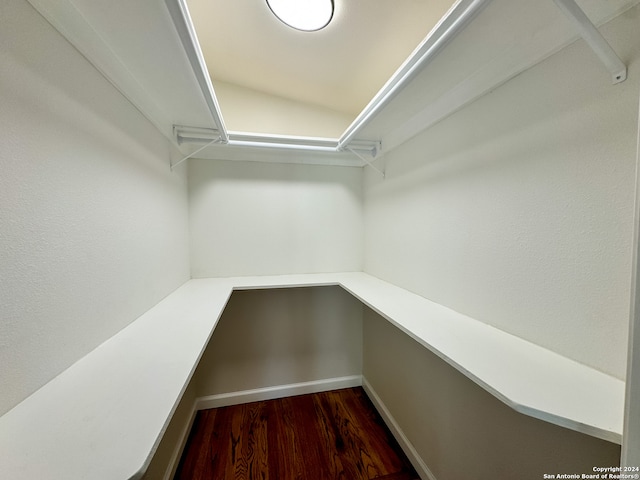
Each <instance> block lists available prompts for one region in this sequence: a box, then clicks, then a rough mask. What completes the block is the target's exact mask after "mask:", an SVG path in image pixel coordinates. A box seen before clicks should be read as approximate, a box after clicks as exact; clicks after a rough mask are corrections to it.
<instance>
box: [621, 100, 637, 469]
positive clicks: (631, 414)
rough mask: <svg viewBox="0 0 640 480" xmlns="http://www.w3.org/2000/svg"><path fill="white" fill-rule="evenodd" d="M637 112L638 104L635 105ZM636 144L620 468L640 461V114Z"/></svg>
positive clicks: (634, 465) (634, 464)
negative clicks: (631, 256) (639, 405)
mask: <svg viewBox="0 0 640 480" xmlns="http://www.w3.org/2000/svg"><path fill="white" fill-rule="evenodd" d="M638 111H639V115H640V106H639V107H638ZM638 118H639V120H638V125H636V128H637V129H638V138H637V143H636V185H635V195H636V198H635V206H634V208H635V211H634V221H633V224H634V229H633V244H632V245H633V251H632V254H633V258H632V262H631V302H630V303H631V305H630V311H629V341H628V342H629V343H628V347H627V382H626V392H625V409H624V426H623V429H622V432H623V437H622V452H621V457H620V463H621V466H622V467H637V466H638V464H640V408H639V407H638V398H639V397H640V293H638V285H639V282H638V280H639V276H640V117H638Z"/></svg>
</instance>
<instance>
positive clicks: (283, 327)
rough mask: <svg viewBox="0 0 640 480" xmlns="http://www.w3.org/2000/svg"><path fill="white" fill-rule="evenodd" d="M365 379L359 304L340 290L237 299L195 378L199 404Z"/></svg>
mask: <svg viewBox="0 0 640 480" xmlns="http://www.w3.org/2000/svg"><path fill="white" fill-rule="evenodd" d="M361 373H362V304H361V303H360V302H359V301H358V300H356V299H355V298H353V297H352V296H351V294H349V293H347V292H345V291H344V290H343V289H341V288H340V287H318V288H293V289H273V290H247V291H238V292H234V293H233V295H232V296H231V299H230V300H229V303H228V304H227V307H226V308H225V310H224V312H223V314H222V317H221V318H220V320H219V322H218V325H217V327H216V330H215V332H214V333H213V336H212V338H211V341H210V342H209V345H208V346H207V349H206V350H205V353H204V354H203V356H202V360H201V361H200V364H199V365H198V369H197V370H196V373H195V374H194V380H193V381H194V382H195V384H196V394H197V396H198V397H203V396H208V395H216V394H221V393H229V392H238V391H243V390H252V389H256V388H263V387H271V386H278V385H288V384H294V383H301V382H309V381H315V380H325V379H330V378H339V377H344V376H350V375H360V374H361Z"/></svg>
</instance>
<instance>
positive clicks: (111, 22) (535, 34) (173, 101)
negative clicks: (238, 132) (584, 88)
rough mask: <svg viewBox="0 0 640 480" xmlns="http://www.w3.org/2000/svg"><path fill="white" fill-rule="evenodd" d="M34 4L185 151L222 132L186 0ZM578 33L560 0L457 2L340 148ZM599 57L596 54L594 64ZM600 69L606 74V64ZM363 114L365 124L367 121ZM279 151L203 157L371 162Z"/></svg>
mask: <svg viewBox="0 0 640 480" xmlns="http://www.w3.org/2000/svg"><path fill="white" fill-rule="evenodd" d="M29 1H30V3H31V4H32V5H33V6H34V7H35V8H36V9H37V10H39V11H40V12H41V13H42V14H43V15H44V16H45V18H47V19H48V20H49V21H50V22H51V24H52V25H53V26H54V27H56V28H57V29H58V30H59V31H60V32H61V33H62V34H63V35H64V36H65V37H66V38H67V39H68V40H69V41H70V42H71V43H72V44H73V45H75V46H76V47H77V48H78V50H79V51H80V52H82V53H83V54H84V55H85V56H86V58H87V59H88V60H89V61H91V62H92V63H93V64H94V65H95V66H96V67H97V68H98V69H99V70H100V71H101V72H102V74H103V75H104V76H105V77H106V78H107V79H108V80H110V81H111V82H112V83H113V84H114V85H115V86H116V87H117V88H118V89H119V90H120V91H121V92H122V93H123V95H125V96H126V97H127V98H128V99H129V100H130V101H131V102H132V103H133V104H134V105H136V107H138V109H139V110H140V111H141V112H142V113H143V114H144V115H145V116H146V117H147V118H149V120H150V121H151V122H152V123H153V124H154V125H156V127H157V128H158V129H159V130H160V131H161V132H162V133H163V134H164V135H165V136H166V137H167V138H169V139H171V141H173V142H174V144H175V145H176V147H179V149H180V151H181V152H182V154H183V155H184V156H186V155H190V154H192V153H193V152H194V151H195V150H196V149H198V148H200V147H201V146H202V145H196V146H192V145H191V146H190V145H188V144H184V145H182V146H179V145H178V144H177V142H176V139H175V136H174V130H173V126H174V125H185V126H190V127H201V128H208V129H215V128H217V125H216V121H218V123H219V119H216V118H215V117H216V115H215V114H213V113H212V108H211V98H209V97H208V94H207V92H206V91H205V90H206V88H204V89H203V82H204V83H206V79H204V80H203V72H198V71H197V68H196V69H195V70H194V68H193V52H191V53H192V54H191V55H188V53H187V51H186V50H185V47H184V46H183V43H182V42H183V41H184V38H183V40H181V37H180V35H182V36H183V37H184V32H181V33H180V34H179V33H178V30H180V29H178V30H177V29H176V25H175V24H174V19H173V18H172V16H171V14H170V13H169V10H170V9H171V10H172V12H173V15H174V18H175V11H176V10H177V9H178V8H177V7H178V6H179V5H180V1H181V0H166V4H165V2H160V1H158V0H138V1H135V2H131V1H128V0H113V1H110V2H96V1H94V0H29ZM556 1H559V0H556ZM562 1H568V0H562ZM638 1H639V0H608V1H607V2H602V1H601V0H580V1H579V6H580V7H581V8H582V10H584V12H585V13H586V14H587V16H588V17H589V18H590V19H591V21H592V22H593V23H595V24H596V25H599V24H602V23H603V22H606V21H607V20H609V19H611V18H614V17H615V16H617V15H619V14H621V13H622V12H624V11H625V10H627V9H628V8H630V7H631V6H633V5H635V4H637V3H638ZM168 6H169V7H170V8H169V7H168ZM468 10H470V11H471V14H470V15H468V12H467V11H468ZM456 22H457V23H461V24H463V25H462V26H464V29H462V30H461V31H459V30H458V29H457V28H456V29H455V30H456V32H455V33H454V34H453V35H452V34H450V33H451V32H449V29H448V28H445V27H447V25H449V24H452V25H453V24H455V23H456ZM448 32H449V33H448ZM427 33H428V32H425V34H427ZM576 38H578V33H577V31H576V29H575V28H574V25H573V24H572V23H571V22H570V21H569V20H568V19H567V18H566V17H565V15H564V14H563V13H562V11H560V9H559V8H558V7H557V6H556V5H555V3H554V0H539V1H535V2H532V1H530V0H459V1H458V2H457V3H456V4H455V5H454V6H453V7H452V9H451V10H450V12H449V16H448V17H446V18H444V19H443V20H442V22H441V23H440V24H439V25H438V26H436V27H435V28H434V30H433V32H431V33H430V34H429V35H427V37H426V38H425V42H424V44H423V45H421V47H425V48H426V47H428V46H429V45H431V44H433V45H435V47H434V48H433V55H431V54H429V55H430V57H429V61H428V62H425V64H424V65H423V64H422V63H420V68H417V69H415V71H412V72H411V74H410V75H409V77H410V81H408V82H407V83H404V82H401V83H400V87H398V88H396V87H393V85H394V82H395V81H397V78H395V77H392V79H390V81H389V82H388V84H387V85H385V87H383V89H382V90H381V91H380V92H379V94H378V95H377V96H376V97H375V98H374V99H373V100H372V103H371V104H370V105H368V106H367V107H366V108H365V110H364V111H363V112H362V114H361V115H360V117H359V118H358V119H356V122H354V124H353V125H352V126H351V127H349V129H347V131H345V133H344V135H343V136H342V139H335V141H336V145H337V146H338V147H339V148H338V149H341V148H342V147H344V146H346V145H348V143H349V141H350V140H352V139H356V140H361V141H372V142H382V151H383V152H384V151H389V150H391V149H393V148H395V147H396V146H398V145H400V144H402V143H403V142H405V141H406V140H408V139H409V138H411V137H412V136H414V135H415V134H417V133H418V132H420V131H422V130H424V129H425V128H428V127H429V126H431V125H433V124H435V123H437V122H438V121H440V120H441V119H443V118H445V117H446V116H448V115H450V114H451V113H453V112H454V111H456V110H458V109H460V108H462V107H463V106H464V105H466V104H468V103H469V102H471V101H473V100H475V99H476V98H478V97H480V96H482V95H484V94H485V93H487V92H488V91H490V90H491V89H493V88H495V87H497V86H498V85H500V84H502V83H504V82H506V81H508V80H509V79H510V78H513V77H514V76H515V75H517V74H518V73H520V72H522V71H523V70H526V69H527V68H529V67H531V66H533V65H535V64H536V63H538V62H540V61H541V60H543V59H544V58H546V57H547V56H549V55H550V54H552V53H554V52H556V51H557V50H558V49H560V48H561V47H562V46H564V45H567V44H568V43H570V42H571V41H573V40H575V39H576ZM436 47H437V48H436ZM195 48H196V50H197V49H198V48H197V46H196V47H195ZM425 48H422V50H421V49H420V48H418V49H417V50H416V52H414V53H415V55H414V57H416V58H412V59H408V61H407V63H406V64H405V65H403V66H402V67H401V68H400V69H399V71H398V72H397V76H402V75H405V73H406V71H404V70H407V69H408V68H409V67H410V66H411V65H412V62H414V61H415V60H417V57H418V56H420V55H422V54H423V53H424V50H425ZM187 50H189V49H187ZM597 61H598V59H597V58H596V57H595V55H594V62H597ZM403 69H404V70H403ZM603 74H607V72H606V70H605V69H604V67H603ZM391 87H393V89H392V90H393V91H392V92H391V93H392V94H391V95H388V93H389V92H387V91H385V89H386V90H390V89H391ZM214 97H215V95H214ZM387 97H389V100H390V101H389V102H388V103H387V100H385V98H387ZM379 102H383V103H381V104H380V103H379ZM376 105H378V106H376ZM382 107H383V108H382ZM365 117H366V119H365ZM363 119H365V120H366V121H365V122H362V120H363ZM356 127H357V128H356ZM354 129H355V130H357V131H356V132H355V133H354ZM347 140H348V141H347ZM267 143H268V142H267ZM276 143H277V142H276ZM262 147H264V145H263V146H262ZM232 150H233V151H232ZM273 150H274V149H273V148H271V149H270V148H248V147H247V146H246V145H244V146H229V145H217V144H212V145H209V146H208V147H207V148H204V149H203V150H201V151H199V152H198V154H197V156H198V157H199V158H228V159H251V160H264V161H283V160H284V161H286V162H298V161H299V162H302V163H320V164H333V165H347V166H363V165H365V164H367V161H366V160H367V159H366V158H364V159H363V158H361V157H359V156H357V155H354V154H352V153H350V152H345V151H340V152H326V151H325V152H309V151H306V152H304V151H300V152H299V154H297V155H293V154H291V153H290V152H289V153H284V152H285V150H284V149H278V148H276V149H275V153H274V151H273ZM178 160H179V159H178ZM174 163H175V162H174Z"/></svg>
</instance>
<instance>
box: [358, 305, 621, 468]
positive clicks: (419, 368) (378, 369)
mask: <svg viewBox="0 0 640 480" xmlns="http://www.w3.org/2000/svg"><path fill="white" fill-rule="evenodd" d="M363 330H364V337H363V340H364V351H363V354H364V361H363V372H364V377H365V378H366V379H367V381H368V382H369V384H370V385H371V386H372V387H373V389H374V390H375V392H376V393H377V394H378V395H379V396H380V398H381V399H382V401H383V403H384V404H385V405H386V407H387V408H388V409H389V411H390V412H391V415H392V416H393V417H394V418H395V420H396V422H397V423H398V424H399V425H400V428H401V429H402V430H403V432H404V434H405V435H406V436H407V437H408V439H409V441H410V442H411V443H412V444H413V446H414V447H415V448H416V450H417V451H418V454H419V455H420V457H421V458H422V460H423V461H424V462H425V463H426V465H427V466H428V468H429V469H430V470H431V472H432V473H433V474H434V476H435V478H436V479H437V480H460V479H473V480H507V479H509V480H511V479H518V480H539V479H542V478H544V477H543V475H544V474H545V473H547V474H553V475H557V474H559V473H560V474H576V473H577V474H583V473H584V474H590V473H593V467H595V466H615V465H619V461H620V446H619V445H616V444H613V443H610V442H607V441H604V440H600V439H597V438H594V437H591V436H588V435H584V434H581V433H578V432H575V431H573V430H568V429H565V428H562V427H559V426H556V425H552V424H550V423H546V422H544V421H542V420H538V419H535V418H532V417H528V416H526V415H523V414H520V413H518V412H516V411H515V410H513V409H511V408H510V407H508V406H506V405H505V404H503V403H502V402H501V401H500V400H498V399H497V398H495V397H493V396H492V395H490V394H489V393H488V392H486V391H485V390H484V389H482V388H481V387H479V386H478V385H476V384H475V383H473V382H472V381H471V380H469V379H468V378H466V377H465V376H463V375H462V374H461V373H459V372H458V371H456V370H455V369H454V368H453V367H451V366H449V365H448V364H446V363H445V362H444V361H443V360H441V359H440V358H438V357H436V356H435V355H434V354H433V353H431V352H430V351H428V350H427V349H426V348H424V347H423V346H421V345H419V344H418V343H417V342H416V341H414V340H413V339H411V338H410V337H408V336H407V335H406V334H404V333H403V332H401V331H400V330H399V329H397V328H396V327H394V326H393V325H391V324H390V323H389V322H387V321H386V320H385V319H383V318H382V317H380V316H379V315H378V314H377V313H375V312H373V311H372V310H370V309H369V308H366V307H365V309H364V319H363ZM508 361H509V359H505V363H508ZM555 394H556V395H569V396H570V395H571V392H566V391H558V392H555Z"/></svg>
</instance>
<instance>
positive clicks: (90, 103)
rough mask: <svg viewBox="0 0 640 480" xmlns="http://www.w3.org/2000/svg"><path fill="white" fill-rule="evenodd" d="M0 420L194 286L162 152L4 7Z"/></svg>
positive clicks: (27, 18) (114, 95)
mask: <svg viewBox="0 0 640 480" xmlns="http://www.w3.org/2000/svg"><path fill="white" fill-rule="evenodd" d="M0 45H2V48H0V105H1V107H0V131H1V132H2V142H1V143H0V172H1V173H0V384H1V385H2V388H0V414H2V413H4V412H6V411H7V410H8V409H10V408H11V407H12V406H14V405H16V404H17V403H19V402H20V401H21V400H22V399H24V398H25V397H26V396H28V395H29V394H30V393H32V392H33V391H35V390H36V389H37V388H39V387H40V386H42V385H43V384H44V383H46V382H47V381H49V380H51V379H52V378H53V377H54V376H55V375H57V374H58V373H59V372H61V371H62V370H64V369H65V368H67V367H68V366H70V365H71V364H72V363H73V362H74V361H76V360H77V359H78V358H80V357H82V356H83V355H85V354H86V353H88V352H89V351H90V350H92V349H93V348H95V347H96V346H97V345H99V344H100V343H102V342H103V341H104V340H106V339H107V338H109V337H110V336H112V335H113V334H114V333H116V332H117V331H119V330H120V329H122V328H123V327H124V326H126V325H127V324H129V323H130V322H131V321H133V320H134V319H135V318H136V317H137V316H138V315H140V314H142V313H143V312H144V311H145V310H147V309H148V308H150V307H151V306H153V305H154V304H155V303H157V302H158V301H159V300H161V299H162V298H163V297H164V296H166V295H167V294H168V293H170V292H171V291H173V290H174V289H175V288H177V287H178V286H179V285H180V284H182V283H183V282H184V281H186V280H187V279H188V278H189V263H188V240H187V230H188V220H187V213H188V212H187V194H186V178H185V175H184V174H178V173H171V172H170V171H169V167H168V163H169V147H168V144H167V142H166V141H165V139H164V138H163V137H162V136H160V134H159V133H158V132H157V131H156V130H155V128H154V127H152V126H151V124H150V123H149V122H147V121H146V120H145V119H144V118H143V117H142V116H141V114H140V113H139V112H138V111H137V110H136V109H135V108H133V107H132V106H131V104H129V103H128V102H127V101H126V100H125V99H124V98H123V97H122V96H121V95H120V94H119V93H118V92H117V91H116V90H115V89H114V88H113V87H112V85H111V84H109V83H108V82H107V81H106V80H105V79H104V78H103V77H102V76H101V75H100V74H99V73H98V72H97V71H96V70H95V69H94V68H93V67H92V66H91V65H90V64H89V63H88V62H87V61H86V60H85V59H84V58H83V57H82V56H81V55H80V54H79V53H78V52H77V51H76V50H75V49H74V48H73V47H72V46H71V45H69V44H68V43H67V42H66V41H65V40H64V39H63V38H62V37H61V36H60V35H59V34H58V33H57V32H56V31H55V30H54V29H53V28H52V27H51V26H50V25H49V24H48V23H47V22H46V21H45V20H44V19H43V18H42V17H40V15H39V14H37V13H36V12H35V10H33V9H32V7H31V6H30V5H29V4H28V3H27V2H26V1H25V0H3V1H2V2H1V3H0Z"/></svg>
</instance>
